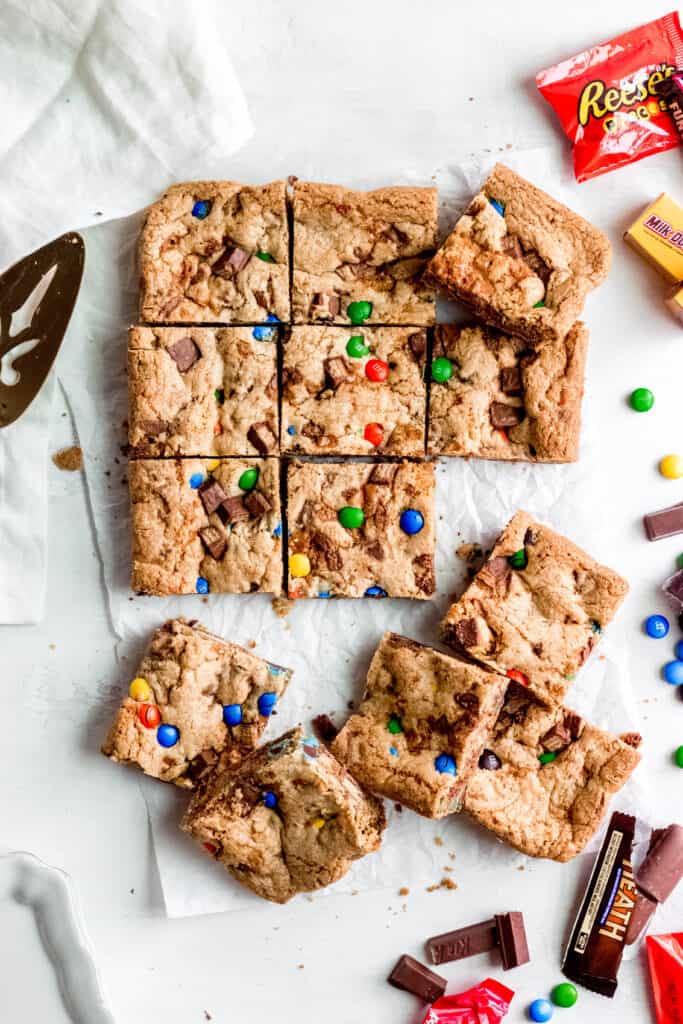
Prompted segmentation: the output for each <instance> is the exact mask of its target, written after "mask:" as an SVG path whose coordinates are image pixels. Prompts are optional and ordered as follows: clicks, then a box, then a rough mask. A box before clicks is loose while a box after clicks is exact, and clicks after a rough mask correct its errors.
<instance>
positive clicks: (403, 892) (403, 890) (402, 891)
mask: <svg viewBox="0 0 683 1024" xmlns="http://www.w3.org/2000/svg"><path fill="white" fill-rule="evenodd" d="M398 894H399V896H410V889H408V888H406V886H405V885H404V886H402V887H401V888H400V889H399V890H398Z"/></svg>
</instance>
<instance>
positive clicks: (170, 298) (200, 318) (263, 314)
mask: <svg viewBox="0 0 683 1024" xmlns="http://www.w3.org/2000/svg"><path fill="white" fill-rule="evenodd" d="M139 262H140V318H141V319H142V320H143V321H145V322H148V323H219V324H220V323H224V324H228V323H240V322H241V323H268V322H270V323H274V322H276V321H278V320H289V233H288V228H287V205H286V198H285V183H284V181H274V182H272V183H271V184H269V185H238V184H236V183H235V182H232V181H190V182H183V183H180V184H177V185H173V186H172V187H171V188H169V189H168V191H167V192H165V193H164V195H163V196H162V197H161V198H160V199H159V200H158V201H157V202H156V203H153V204H152V206H151V207H150V208H149V212H148V214H147V218H146V220H145V223H144V225H143V228H142V233H141V236H140V252H139ZM266 330H267V328H266ZM262 340H265V338H264V339H262Z"/></svg>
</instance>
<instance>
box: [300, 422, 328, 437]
mask: <svg viewBox="0 0 683 1024" xmlns="http://www.w3.org/2000/svg"><path fill="white" fill-rule="evenodd" d="M301 433H302V434H303V436H304V437H307V438H308V439H309V440H310V441H319V440H320V438H321V437H322V436H323V434H324V433H325V428H324V427H323V426H321V424H320V423H312V422H310V421H309V422H308V423H305V424H304V426H303V427H302V428H301Z"/></svg>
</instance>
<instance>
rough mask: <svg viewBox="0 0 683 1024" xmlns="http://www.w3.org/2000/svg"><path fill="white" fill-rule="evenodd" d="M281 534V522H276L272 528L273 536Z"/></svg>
mask: <svg viewBox="0 0 683 1024" xmlns="http://www.w3.org/2000/svg"><path fill="white" fill-rule="evenodd" d="M281 536H282V523H278V524H277V526H276V527H275V529H274V530H273V537H278V538H279V537H281Z"/></svg>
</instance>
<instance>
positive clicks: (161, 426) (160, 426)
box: [140, 420, 168, 437]
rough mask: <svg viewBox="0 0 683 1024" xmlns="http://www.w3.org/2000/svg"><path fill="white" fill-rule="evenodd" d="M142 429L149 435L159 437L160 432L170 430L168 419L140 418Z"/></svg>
mask: <svg viewBox="0 0 683 1024" xmlns="http://www.w3.org/2000/svg"><path fill="white" fill-rule="evenodd" d="M140 429H141V430H142V431H144V433H145V434H147V436H148V437H158V436H159V434H163V433H164V431H165V430H168V422H167V420H140Z"/></svg>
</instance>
